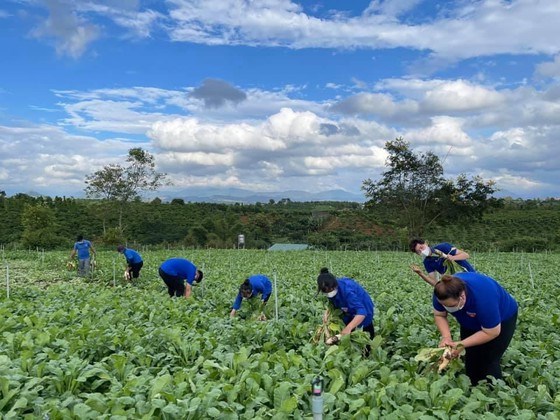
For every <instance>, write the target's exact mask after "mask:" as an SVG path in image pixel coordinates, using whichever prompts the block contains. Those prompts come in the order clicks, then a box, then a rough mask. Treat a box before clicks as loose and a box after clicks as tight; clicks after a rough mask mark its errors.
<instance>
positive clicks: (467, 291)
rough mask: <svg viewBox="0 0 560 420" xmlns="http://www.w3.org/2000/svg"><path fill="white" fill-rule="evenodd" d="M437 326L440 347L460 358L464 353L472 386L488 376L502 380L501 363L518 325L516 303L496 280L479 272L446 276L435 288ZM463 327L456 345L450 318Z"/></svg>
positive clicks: (433, 299) (434, 304) (434, 299)
mask: <svg viewBox="0 0 560 420" xmlns="http://www.w3.org/2000/svg"><path fill="white" fill-rule="evenodd" d="M432 303H433V307H434V322H435V324H436V326H437V328H438V330H439V332H440V334H441V341H440V343H439V346H440V347H445V346H448V347H450V348H451V349H452V351H451V357H452V358H456V357H459V355H460V353H461V351H462V350H463V349H465V369H466V373H467V376H468V377H469V378H470V380H471V382H472V384H473V385H476V384H477V383H478V382H479V381H481V380H482V379H485V378H486V377H487V376H493V377H494V378H496V379H500V378H501V377H502V370H501V367H500V360H501V358H502V355H503V354H504V352H505V351H506V349H507V347H508V346H509V343H510V342H511V339H512V337H513V333H514V331H515V327H516V325H517V312H518V306H517V302H516V300H515V299H514V298H513V297H512V296H511V295H510V294H509V293H508V292H507V291H506V290H505V289H504V288H503V287H502V286H501V285H500V284H499V283H498V282H497V281H496V280H494V279H493V278H491V277H488V276H486V275H484V274H480V273H476V272H464V273H456V274H454V275H453V276H450V275H444V276H443V277H442V278H441V281H440V282H438V283H437V284H436V285H435V286H434V293H433V297H432ZM448 313H450V314H451V315H452V316H453V317H455V319H456V320H457V322H459V325H460V326H461V331H460V335H461V340H460V341H453V338H452V335H451V332H450V329H449V323H448V320H447V314H448Z"/></svg>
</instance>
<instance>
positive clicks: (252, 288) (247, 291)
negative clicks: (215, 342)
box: [229, 274, 272, 321]
mask: <svg viewBox="0 0 560 420" xmlns="http://www.w3.org/2000/svg"><path fill="white" fill-rule="evenodd" d="M271 294H272V283H271V282H270V280H269V279H268V277H266V276H265V275H263V274H255V275H253V276H250V277H248V278H247V279H245V281H244V282H243V283H242V284H241V286H239V293H237V297H236V298H235V301H234V302H233V306H232V308H231V312H230V314H229V316H230V317H232V318H233V317H234V316H235V314H236V312H237V311H238V310H239V308H241V302H242V301H243V299H252V298H254V297H256V296H258V295H261V301H262V305H261V314H260V316H259V320H261V321H265V320H266V316H265V315H264V313H263V312H262V309H264V306H265V305H266V302H268V299H269V298H270V295H271Z"/></svg>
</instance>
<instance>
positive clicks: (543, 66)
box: [536, 55, 560, 78]
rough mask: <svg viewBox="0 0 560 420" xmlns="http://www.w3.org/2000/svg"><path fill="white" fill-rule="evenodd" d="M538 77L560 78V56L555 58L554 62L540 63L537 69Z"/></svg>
mask: <svg viewBox="0 0 560 420" xmlns="http://www.w3.org/2000/svg"><path fill="white" fill-rule="evenodd" d="M536 73H537V75H540V76H544V77H554V78H559V77H560V55H557V56H556V57H554V60H553V61H548V62H544V63H540V64H538V65H537V68H536Z"/></svg>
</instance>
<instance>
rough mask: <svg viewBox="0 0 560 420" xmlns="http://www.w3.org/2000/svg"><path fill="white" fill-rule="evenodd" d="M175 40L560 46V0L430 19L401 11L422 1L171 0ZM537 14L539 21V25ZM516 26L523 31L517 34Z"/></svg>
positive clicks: (490, 2) (502, 50)
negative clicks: (329, 8)
mask: <svg viewBox="0 0 560 420" xmlns="http://www.w3.org/2000/svg"><path fill="white" fill-rule="evenodd" d="M170 3H171V4H172V9H171V11H170V17H171V19H172V21H173V25H174V26H171V29H170V35H171V37H172V39H173V40H176V41H186V42H195V43H204V44H209V45H217V44H220V45H254V46H255V45H260V46H280V45H281V46H286V47H290V48H355V47H361V48H396V47H405V48H412V49H417V50H423V51H431V52H432V53H433V54H434V55H435V56H439V57H446V58H447V59H450V60H457V59H465V58H469V57H478V56H483V55H493V54H507V53H511V54H525V53H528V54H536V53H544V54H554V53H557V52H558V51H560V46H559V45H558V43H557V42H556V39H557V37H558V25H557V22H558V21H560V8H558V4H557V2H556V0H541V1H540V2H539V5H538V7H535V4H534V1H532V0H513V1H508V2H502V1H496V0H481V1H477V2H476V5H474V4H471V3H468V2H467V3H463V2H458V3H457V8H455V9H449V12H448V13H447V14H446V15H444V16H441V17H439V18H432V20H430V21H427V22H425V23H418V24H411V23H409V22H399V21H398V20H397V19H396V17H397V16H399V15H401V14H402V13H405V12H407V11H409V10H410V9H412V8H413V7H414V6H415V5H416V3H418V2H417V1H412V0H410V1H406V0H402V1H398V2H377V1H375V2H372V3H371V4H370V6H369V8H367V9H366V10H365V11H364V13H363V14H362V15H361V16H358V17H347V16H345V15H344V14H333V15H332V18H330V19H326V18H317V17H314V16H311V15H307V14H305V13H304V12H303V10H302V8H301V7H300V6H299V5H298V4H296V3H294V2H291V1H289V0H275V1H272V0H270V1H266V2H259V3H254V2H244V1H239V0H172V1H171V2H170ZM534 22H539V30H538V31H536V30H535V27H534ZM511 28H515V32H516V35H515V36H512V35H511Z"/></svg>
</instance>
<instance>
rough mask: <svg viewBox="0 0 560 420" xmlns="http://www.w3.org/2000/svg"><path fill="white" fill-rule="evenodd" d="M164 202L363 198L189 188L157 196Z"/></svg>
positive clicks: (323, 193) (332, 192) (341, 192)
mask: <svg viewBox="0 0 560 420" xmlns="http://www.w3.org/2000/svg"><path fill="white" fill-rule="evenodd" d="M159 197H160V198H161V199H162V200H164V201H169V200H172V199H173V198H182V199H183V200H185V202H189V201H190V202H205V203H245V204H254V203H268V202H269V201H270V200H274V201H279V200H282V199H286V198H289V199H290V200H291V201H300V202H301V201H350V202H357V203H363V202H364V201H365V197H364V196H363V195H362V194H355V193H351V192H348V191H344V190H328V191H318V192H314V193H310V192H306V191H296V190H289V191H275V192H255V191H249V190H243V189H240V188H223V189H221V188H189V189H185V190H181V191H177V192H175V193H174V194H173V196H171V197H162V196H159Z"/></svg>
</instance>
